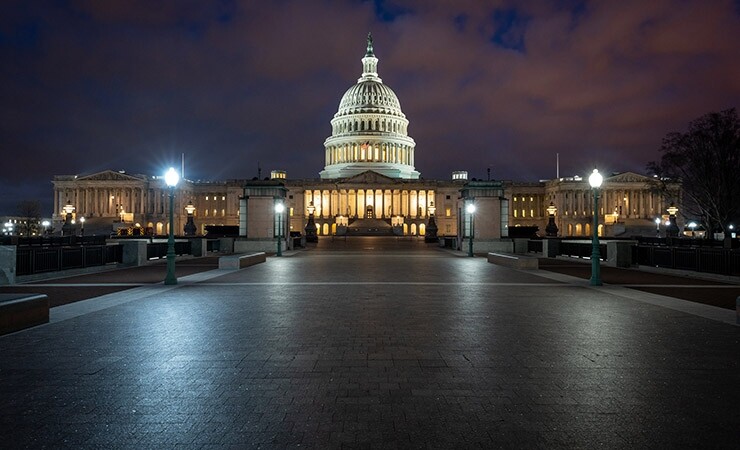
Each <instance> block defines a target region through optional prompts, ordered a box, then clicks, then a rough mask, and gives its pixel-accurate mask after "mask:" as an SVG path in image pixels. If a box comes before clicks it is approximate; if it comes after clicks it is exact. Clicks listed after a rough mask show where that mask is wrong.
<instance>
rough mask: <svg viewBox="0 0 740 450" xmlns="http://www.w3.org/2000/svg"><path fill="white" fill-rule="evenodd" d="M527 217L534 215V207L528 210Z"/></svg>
mask: <svg viewBox="0 0 740 450" xmlns="http://www.w3.org/2000/svg"><path fill="white" fill-rule="evenodd" d="M529 217H534V209H530V210H529Z"/></svg>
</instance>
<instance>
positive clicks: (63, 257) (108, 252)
mask: <svg viewBox="0 0 740 450" xmlns="http://www.w3.org/2000/svg"><path fill="white" fill-rule="evenodd" d="M122 260H123V250H122V247H121V246H120V245H81V246H76V247H60V246H57V247H36V246H27V247H18V248H17V249H16V265H15V267H16V275H18V276H21V275H32V274H35V273H43V272H54V271H59V270H67V269H80V268H84V267H93V266H104V265H106V264H111V263H120V262H121V261H122Z"/></svg>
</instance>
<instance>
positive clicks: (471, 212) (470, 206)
mask: <svg viewBox="0 0 740 450" xmlns="http://www.w3.org/2000/svg"><path fill="white" fill-rule="evenodd" d="M465 211H466V212H467V213H468V215H469V216H470V238H469V239H468V256H473V235H474V234H475V228H474V227H473V224H474V222H473V217H474V215H475V203H473V202H470V203H468V205H467V206H466V207H465Z"/></svg>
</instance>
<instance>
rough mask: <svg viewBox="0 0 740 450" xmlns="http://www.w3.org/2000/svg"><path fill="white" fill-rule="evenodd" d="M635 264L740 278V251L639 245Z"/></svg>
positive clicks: (635, 255)
mask: <svg viewBox="0 0 740 450" xmlns="http://www.w3.org/2000/svg"><path fill="white" fill-rule="evenodd" d="M636 247H637V251H636V253H635V252H633V257H634V258H635V261H634V262H635V263H637V264H639V265H645V266H653V267H664V268H667V269H682V270H693V271H696V272H705V273H716V274H720V275H732V276H740V250H730V249H723V248H711V247H696V248H690V247H662V246H654V245H637V246H636Z"/></svg>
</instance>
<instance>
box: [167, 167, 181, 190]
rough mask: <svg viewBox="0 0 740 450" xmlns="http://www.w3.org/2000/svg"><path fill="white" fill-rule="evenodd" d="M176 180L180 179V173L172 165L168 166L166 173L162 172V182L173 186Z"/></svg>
mask: <svg viewBox="0 0 740 450" xmlns="http://www.w3.org/2000/svg"><path fill="white" fill-rule="evenodd" d="M178 181H180V174H179V173H177V171H176V170H175V169H174V168H173V167H170V169H169V170H168V171H167V173H165V174H164V182H165V183H167V186H169V187H175V186H177V182H178Z"/></svg>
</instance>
